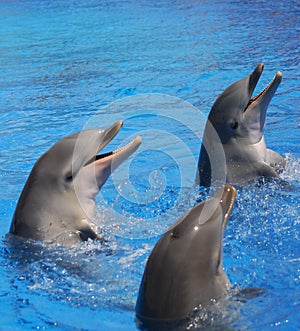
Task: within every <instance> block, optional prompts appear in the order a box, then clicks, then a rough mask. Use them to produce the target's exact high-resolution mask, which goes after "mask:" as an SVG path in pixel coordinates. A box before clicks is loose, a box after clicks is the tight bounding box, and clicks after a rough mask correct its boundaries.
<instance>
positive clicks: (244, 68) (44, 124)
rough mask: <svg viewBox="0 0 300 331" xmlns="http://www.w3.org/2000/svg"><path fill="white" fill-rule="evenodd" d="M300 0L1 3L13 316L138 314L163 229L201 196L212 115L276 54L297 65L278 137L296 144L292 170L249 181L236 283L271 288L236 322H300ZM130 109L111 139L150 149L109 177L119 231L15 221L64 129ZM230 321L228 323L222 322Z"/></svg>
mask: <svg viewBox="0 0 300 331" xmlns="http://www.w3.org/2000/svg"><path fill="white" fill-rule="evenodd" d="M299 9H300V7H299V2H298V1H285V2H280V1H272V2H270V1H253V2H251V3H250V2H238V1H229V2H223V1H213V2H211V1H199V2H197V1H193V2H185V1H183V2H182V1H175V2H172V3H170V2H167V1H139V2H138V1H129V2H128V1H107V2H104V1H103V2H100V1H82V2H80V4H76V3H75V2H71V1H64V0H60V1H58V0H57V1H37V0H36V1H34V0H28V1H2V2H1V4H0V13H1V15H0V45H1V52H0V111H1V131H0V132H1V133H0V145H1V150H0V178H1V193H2V194H1V198H0V208H1V209H0V210H1V225H0V236H1V243H0V329H1V330H135V329H136V326H135V322H134V305H135V300H136V297H137V291H138V287H139V282H140V279H141V276H142V273H143V269H144V266H145V262H146V259H147V257H148V255H149V253H150V252H151V249H152V247H153V246H154V244H155V242H156V241H157V240H158V238H159V236H160V235H161V233H163V231H165V230H166V228H167V227H168V226H169V225H170V224H171V223H172V222H174V221H175V220H176V218H177V217H178V216H179V215H181V214H182V213H183V212H184V211H186V210H187V209H188V208H189V207H190V206H192V205H193V204H194V202H195V200H196V199H197V196H198V192H197V189H196V188H193V180H194V174H195V166H196V163H197V158H198V151H199V149H200V137H201V135H202V130H203V125H204V121H205V117H206V116H207V114H208V112H209V110H210V107H211V105H212V103H213V102H214V100H215V99H216V97H217V96H218V94H219V93H221V92H222V91H223V90H224V89H225V88H226V87H227V86H228V85H229V84H231V83H232V82H234V81H236V80H238V79H240V78H243V77H244V76H246V75H248V74H249V73H250V72H252V70H253V69H254V68H255V67H256V65H257V64H258V63H260V62H263V63H265V70H264V73H263V76H262V77H261V80H260V82H259V84H258V90H259V89H262V88H264V86H265V85H266V84H268V83H269V81H270V80H271V79H272V77H273V75H274V74H275V73H276V72H277V71H278V70H281V71H282V72H283V81H282V83H281V85H280V86H279V89H278V91H277V93H276V95H275V96H274V98H273V100H272V102H271V104H270V106H269V109H268V114H267V124H266V130H265V138H266V141H267V144H268V146H269V147H270V148H272V149H274V150H276V151H277V152H279V153H280V154H282V155H285V156H286V158H287V168H286V170H285V171H284V173H283V174H282V177H283V178H284V179H285V180H286V181H287V182H288V183H290V184H292V185H290V186H287V185H285V186H284V185H282V183H279V182H277V181H274V182H273V181H272V182H268V183H264V184H263V185H253V186H252V187H250V188H239V189H238V198H237V203H236V208H235V209H234V211H233V214H232V217H231V221H230V222H229V224H228V227H227V230H226V235H225V243H224V268H225V270H226V272H227V274H228V276H229V278H230V280H231V282H232V284H233V286H234V287H235V288H245V287H247V286H258V287H262V288H264V289H265V290H266V291H265V292H264V293H263V295H261V296H259V297H258V298H255V299H252V300H249V301H247V302H246V303H244V304H242V305H239V306H238V307H236V306H235V307H234V308H233V309H232V311H230V312H229V313H228V315H229V316H230V318H229V316H226V318H224V321H225V322H224V323H225V324H226V323H228V320H230V323H231V328H232V330H299V328H300V313H299V311H300V302H299V298H300V290H299V288H300V286H299V285H300V256H299V252H300V245H299V242H300V241H299V232H300V225H299V223H300V212H299V202H300V201H299V200H300V199H299V187H300V184H299V182H300V153H299V142H300V134H299V132H300V131H299V123H300V116H299V104H300V93H299V74H300V71H299V58H300V54H299ZM118 119H123V120H124V127H123V129H122V132H121V133H120V134H119V135H118V137H117V138H116V139H114V141H113V142H112V143H111V144H110V147H108V149H114V148H117V147H118V146H119V145H124V144H125V143H126V141H127V140H128V139H129V138H130V137H132V136H135V135H136V134H140V135H141V136H142V138H143V144H142V146H141V148H140V149H139V151H138V152H137V153H136V154H135V156H134V157H132V158H131V159H130V160H129V162H126V163H124V164H123V165H122V166H121V167H120V168H119V171H116V173H114V175H113V176H112V177H111V178H110V180H109V181H108V182H107V184H106V185H105V187H103V189H102V191H101V194H100V195H99V197H98V201H97V205H98V210H97V217H96V219H95V222H96V223H97V225H98V226H99V229H100V230H101V231H102V232H103V233H104V234H105V236H106V237H108V239H109V241H108V243H107V244H105V245H101V244H99V243H93V242H88V243H84V244H82V245H80V246H79V247H78V248H74V249H64V248H61V247H49V246H47V245H42V244H40V243H26V242H18V241H16V239H15V238H10V237H8V238H7V237H6V234H7V232H8V230H9V226H10V222H11V218H12V215H13V212H14V208H15V206H16V203H17V200H18V197H19V194H20V192H21V190H22V188H23V185H24V183H25V180H26V178H27V176H28V174H29V172H30V170H31V168H32V166H33V164H34V163H35V161H36V159H37V158H38V157H39V156H40V155H41V154H42V153H44V152H45V151H46V150H47V149H48V148H49V147H50V146H51V145H52V144H53V143H55V142H56V141H57V140H58V139H61V138H62V137H64V136H66V135H68V134H70V133H73V132H74V131H78V130H81V129H83V128H85V127H96V126H100V127H107V126H108V125H110V124H112V123H113V121H115V120H118ZM219 329H220V330H223V327H221V328H219Z"/></svg>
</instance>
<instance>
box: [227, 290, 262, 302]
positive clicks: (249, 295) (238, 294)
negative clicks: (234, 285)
mask: <svg viewBox="0 0 300 331" xmlns="http://www.w3.org/2000/svg"><path fill="white" fill-rule="evenodd" d="M266 292H267V290H266V289H264V288H262V287H246V288H243V289H239V290H238V289H235V290H233V291H232V292H231V295H232V296H233V297H235V298H236V299H237V300H238V301H240V302H247V301H248V300H252V299H255V298H257V297H259V296H261V295H263V294H265V293H266Z"/></svg>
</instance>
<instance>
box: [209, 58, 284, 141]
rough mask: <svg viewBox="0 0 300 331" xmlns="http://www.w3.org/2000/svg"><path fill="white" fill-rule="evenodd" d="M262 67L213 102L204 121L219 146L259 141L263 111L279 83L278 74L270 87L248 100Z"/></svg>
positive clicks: (280, 76) (262, 123)
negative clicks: (221, 144) (214, 135)
mask: <svg viewBox="0 0 300 331" xmlns="http://www.w3.org/2000/svg"><path fill="white" fill-rule="evenodd" d="M263 67H264V66H263V64H262V63H261V64H259V65H258V66H257V67H256V68H255V70H254V71H253V72H252V74H250V75H249V76H247V77H245V78H243V79H241V80H239V81H237V82H236V83H234V84H232V85H231V86H229V87H228V88H227V89H226V90H225V91H224V92H223V93H222V94H221V95H220V96H219V97H218V98H217V100H216V101H215V103H214V105H213V107H212V109H211V111H210V114H209V116H208V120H209V121H210V123H211V124H212V125H213V127H214V129H215V130H216V131H217V133H218V135H219V137H220V139H221V141H222V143H223V144H225V143H227V142H228V141H229V140H230V139H231V138H245V139H248V140H249V143H251V144H255V143H257V142H259V141H260V140H261V139H262V137H263V130H264V126H265V120H266V112H267V107H268V105H269V103H270V101H271V99H272V97H273V95H274V93H275V92H276V89H277V87H278V86H279V84H280V82H281V79H282V74H281V72H280V71H279V72H277V74H276V75H275V77H274V78H273V80H272V81H271V82H270V84H269V85H268V86H267V87H266V88H264V89H263V90H262V91H261V92H260V93H259V94H257V95H256V96H254V97H252V94H253V91H254V89H255V87H256V85H257V83H258V80H259V78H260V76H261V74H262V72H263Z"/></svg>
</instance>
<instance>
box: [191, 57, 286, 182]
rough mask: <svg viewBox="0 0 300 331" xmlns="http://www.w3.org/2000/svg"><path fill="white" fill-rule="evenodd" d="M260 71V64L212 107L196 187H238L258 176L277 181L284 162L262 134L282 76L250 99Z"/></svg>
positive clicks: (277, 77)
mask: <svg viewBox="0 0 300 331" xmlns="http://www.w3.org/2000/svg"><path fill="white" fill-rule="evenodd" d="M263 68H264V65H263V64H262V63H261V64H259V65H258V66H257V67H256V68H255V70H254V71H253V72H252V73H251V74H250V75H249V76H247V77H245V78H243V79H241V80H239V81H237V82H235V83H234V84H232V85H231V86H229V87H228V88H227V89H226V90H225V91H224V92H223V93H222V94H221V95H220V96H219V97H218V98H217V100H216V101H215V103H214V104H213V106H212V109H211V111H210V113H209V116H208V120H207V123H206V126H205V130H204V134H203V139H202V146H201V150H200V156H199V161H198V170H197V176H196V182H197V184H200V185H201V186H210V185H211V183H212V182H214V181H224V180H225V182H226V183H231V184H233V185H241V184H243V183H245V182H247V181H249V180H251V179H255V178H257V177H260V176H266V177H279V174H278V172H279V171H280V170H281V169H282V168H284V166H285V159H284V158H283V157H282V156H280V155H279V154H277V153H276V152H274V151H272V150H270V149H267V147H266V143H265V139H264V136H263V132H264V127H265V120H266V112H267V108H268V105H269V103H270V101H271V99H272V97H273V95H274V93H275V91H276V89H277V88H278V86H279V84H280V82H281V79H282V73H281V72H280V71H279V72H277V74H276V75H275V77H274V78H273V80H272V81H271V82H270V84H269V85H268V86H267V87H265V88H264V89H263V90H262V91H261V92H260V93H259V94H257V95H256V96H254V97H251V96H252V94H253V91H254V89H255V87H256V85H257V83H258V80H259V78H260V76H261V74H262V72H263ZM217 150H218V151H219V152H217ZM220 151H221V152H220ZM222 153H223V155H224V159H223V161H222V158H221V155H220V154H222Z"/></svg>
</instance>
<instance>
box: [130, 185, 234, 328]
mask: <svg viewBox="0 0 300 331" xmlns="http://www.w3.org/2000/svg"><path fill="white" fill-rule="evenodd" d="M235 196H236V190H235V188H234V187H232V186H230V185H225V186H224V187H223V188H221V189H219V191H218V192H217V193H216V195H215V196H214V197H213V198H211V199H208V200H206V201H203V202H201V203H199V204H197V205H196V206H194V207H193V208H192V209H190V210H189V211H188V212H187V213H186V214H184V215H183V216H182V217H180V218H179V219H178V220H177V221H176V222H175V223H174V224H173V225H172V226H171V227H170V228H169V229H168V230H167V232H166V233H165V234H164V235H163V236H162V237H161V238H160V240H159V241H158V242H157V244H156V245H155V247H154V249H153V250H152V252H151V254H150V256H149V258H148V261H147V264H146V267H145V271H144V275H143V278H142V281H141V284H140V289H139V294H138V299H137V303H136V308H135V310H136V317H137V323H138V324H139V326H140V327H142V328H144V327H146V329H148V328H150V329H151V325H152V326H153V324H156V323H157V322H158V323H159V322H166V321H174V320H180V319H183V318H185V317H186V316H187V315H188V314H189V313H191V312H192V311H193V309H194V308H195V307H199V306H200V305H201V306H203V307H204V306H205V305H207V304H209V303H210V302H211V300H213V299H217V298H220V297H221V296H222V295H223V294H225V293H226V291H227V290H228V289H229V287H230V282H229V280H228V278H227V276H226V274H225V272H224V270H223V264H222V254H223V236H224V231H225V227H226V224H227V221H228V218H229V215H230V213H231V210H232V207H233V204H234V201H235Z"/></svg>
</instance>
